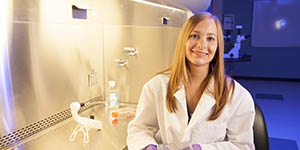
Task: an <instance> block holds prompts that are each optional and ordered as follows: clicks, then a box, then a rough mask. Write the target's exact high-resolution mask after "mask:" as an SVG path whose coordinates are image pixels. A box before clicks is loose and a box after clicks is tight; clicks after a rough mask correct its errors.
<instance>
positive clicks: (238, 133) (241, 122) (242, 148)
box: [201, 92, 255, 150]
mask: <svg viewBox="0 0 300 150" xmlns="http://www.w3.org/2000/svg"><path fill="white" fill-rule="evenodd" d="M233 100H235V99H233ZM254 119H255V107H254V102H253V99H252V97H251V95H250V93H249V92H246V93H245V95H244V97H243V98H242V99H241V101H240V103H239V104H238V105H237V106H236V108H235V111H234V112H233V115H232V116H231V118H230V120H229V122H228V125H227V135H226V136H227V141H224V142H216V143H210V144H203V145H201V147H202V150H254V149H255V146H254V140H253V128H252V127H253V123H254Z"/></svg>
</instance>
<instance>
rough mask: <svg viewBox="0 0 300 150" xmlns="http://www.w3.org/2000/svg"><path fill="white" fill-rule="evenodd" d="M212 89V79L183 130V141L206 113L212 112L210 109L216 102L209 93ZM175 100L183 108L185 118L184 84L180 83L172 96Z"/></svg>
mask: <svg viewBox="0 0 300 150" xmlns="http://www.w3.org/2000/svg"><path fill="white" fill-rule="evenodd" d="M213 87H214V79H213V78H212V79H211V80H210V81H209V85H208V87H207V90H206V91H205V92H204V93H203V95H202V96H201V98H200V101H199V103H198V105H197V106H196V108H195V111H194V113H193V116H192V118H191V120H190V122H189V123H188V125H187V128H186V130H185V134H184V137H183V138H184V139H186V138H188V137H187V136H188V135H189V132H190V131H191V128H192V127H193V126H194V125H195V123H197V121H199V120H204V119H206V118H204V117H207V113H208V112H209V111H211V110H212V107H213V106H214V105H215V103H216V100H215V99H214V97H213V95H212V94H211V92H213V89H214V88H213ZM174 96H175V98H176V99H177V100H178V101H179V103H180V104H181V105H182V108H184V111H185V112H186V117H187V113H188V112H187V103H186V94H185V88H184V84H183V83H181V84H180V87H179V90H178V91H177V92H176V93H175V94H174Z"/></svg>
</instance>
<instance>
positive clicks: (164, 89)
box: [127, 13, 255, 150]
mask: <svg viewBox="0 0 300 150" xmlns="http://www.w3.org/2000/svg"><path fill="white" fill-rule="evenodd" d="M223 53H224V41H223V32H222V28H221V23H220V21H219V20H218V19H217V18H216V17H215V16H213V15H211V14H210V13H201V14H197V15H194V16H192V17H191V18H189V19H188V20H187V22H186V23H185V24H184V25H183V28H182V29H181V32H180V34H179V38H178V41H177V45H176V50H175V54H174V59H173V62H172V64H171V66H170V67H169V68H168V69H167V70H165V71H163V72H160V73H159V74H158V75H156V76H155V77H153V78H152V79H151V80H150V81H148V82H147V83H146V84H145V85H144V88H143V90H142V93H141V96H140V100H139V103H138V107H137V111H136V116H135V118H134V119H133V120H132V121H131V122H130V123H129V125H128V137H127V144H128V147H129V149H130V150H139V149H147V150H148V149H158V145H159V144H169V145H172V144H173V145H174V144H175V145H176V144H179V145H180V143H190V144H191V145H192V147H193V149H198V150H200V149H202V150H248V149H249V150H253V149H255V148H254V143H253V130H252V126H253V123H254V117H255V110H254V103H253V99H252V97H251V95H250V94H249V92H248V91H247V90H246V89H245V88H243V87H242V86H241V85H240V84H239V83H237V82H236V81H234V80H233V79H231V78H230V77H227V76H226V75H225V71H224V59H223Z"/></svg>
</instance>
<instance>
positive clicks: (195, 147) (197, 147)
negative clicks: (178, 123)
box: [192, 144, 202, 150]
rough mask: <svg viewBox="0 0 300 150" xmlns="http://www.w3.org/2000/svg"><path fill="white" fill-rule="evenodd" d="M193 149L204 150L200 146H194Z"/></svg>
mask: <svg viewBox="0 0 300 150" xmlns="http://www.w3.org/2000/svg"><path fill="white" fill-rule="evenodd" d="M192 147H193V150H202V148H201V146H200V145H199V144H193V145H192Z"/></svg>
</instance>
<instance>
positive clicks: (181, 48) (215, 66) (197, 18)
mask: <svg viewBox="0 0 300 150" xmlns="http://www.w3.org/2000/svg"><path fill="white" fill-rule="evenodd" d="M207 18H211V19H213V20H214V21H215V23H216V25H217V38H218V48H217V51H216V54H215V57H214V58H213V60H212V61H211V62H210V68H209V73H208V75H207V77H206V78H205V79H204V81H203V82H202V84H201V86H200V88H199V93H198V96H197V98H198V99H197V101H199V99H200V97H201V96H202V94H203V93H204V91H205V89H207V86H208V84H209V81H210V79H212V78H213V79H214V86H213V92H212V91H208V92H211V94H212V95H213V96H214V98H215V100H216V106H215V109H214V111H213V112H212V114H211V116H210V117H209V120H215V119H217V118H218V117H219V116H220V114H221V112H222V110H223V108H224V106H225V105H226V104H227V102H228V101H229V99H230V101H231V100H232V95H233V91H234V82H233V80H232V79H231V78H229V77H227V76H226V75H225V70H224V58H223V57H224V39H223V32H222V27H221V23H220V21H219V19H218V18H217V17H215V16H213V15H212V14H210V13H207V12H205V13H200V14H197V15H194V16H192V17H190V18H189V19H188V20H187V21H186V22H185V24H184V25H183V27H182V29H181V31H180V33H179V37H178V40H177V45H176V49H175V53H174V57H173V61H172V64H171V66H170V67H169V68H168V69H166V70H164V71H162V72H159V74H163V73H171V74H170V80H169V83H168V88H167V103H166V104H167V108H168V111H169V112H171V113H175V112H176V111H177V106H176V102H175V96H174V94H175V93H176V92H177V91H178V90H179V88H180V87H179V85H180V83H181V82H183V83H188V81H189V75H190V70H189V67H188V63H187V59H186V56H185V49H186V46H185V45H186V42H187V40H188V39H189V35H190V34H191V32H192V30H193V29H194V28H195V26H196V25H197V24H198V23H199V22H201V21H202V20H205V19H207ZM228 79H229V80H228ZM184 85H187V84H184ZM230 90H232V93H231V97H230V98H229V95H230V94H229V92H230Z"/></svg>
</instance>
